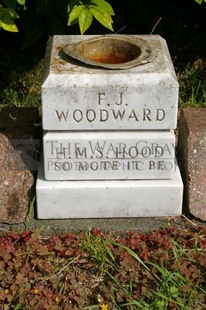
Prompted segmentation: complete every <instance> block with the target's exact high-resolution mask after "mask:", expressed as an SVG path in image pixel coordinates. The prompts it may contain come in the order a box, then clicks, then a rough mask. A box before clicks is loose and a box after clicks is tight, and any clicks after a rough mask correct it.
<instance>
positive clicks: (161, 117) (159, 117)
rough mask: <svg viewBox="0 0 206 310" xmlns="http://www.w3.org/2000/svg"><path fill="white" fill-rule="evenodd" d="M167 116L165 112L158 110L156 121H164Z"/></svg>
mask: <svg viewBox="0 0 206 310" xmlns="http://www.w3.org/2000/svg"><path fill="white" fill-rule="evenodd" d="M165 116H166V113H165V110H163V109H157V112H156V121H159V122H161V121H163V120H164V119H165Z"/></svg>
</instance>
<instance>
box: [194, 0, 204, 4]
mask: <svg viewBox="0 0 206 310" xmlns="http://www.w3.org/2000/svg"><path fill="white" fill-rule="evenodd" d="M195 1H196V2H197V3H199V4H202V2H203V0H195Z"/></svg>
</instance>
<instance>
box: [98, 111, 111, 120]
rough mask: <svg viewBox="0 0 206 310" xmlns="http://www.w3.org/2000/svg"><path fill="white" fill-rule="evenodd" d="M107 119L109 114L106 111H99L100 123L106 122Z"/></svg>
mask: <svg viewBox="0 0 206 310" xmlns="http://www.w3.org/2000/svg"><path fill="white" fill-rule="evenodd" d="M108 118H109V112H108V111H107V110H100V119H99V120H100V122H106V121H107V120H108Z"/></svg>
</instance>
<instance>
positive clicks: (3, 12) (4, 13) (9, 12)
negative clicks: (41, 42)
mask: <svg viewBox="0 0 206 310" xmlns="http://www.w3.org/2000/svg"><path fill="white" fill-rule="evenodd" d="M0 16H1V19H7V20H9V19H16V18H19V15H18V14H17V13H16V11H14V10H13V9H11V8H3V7H2V6H1V5H0Z"/></svg>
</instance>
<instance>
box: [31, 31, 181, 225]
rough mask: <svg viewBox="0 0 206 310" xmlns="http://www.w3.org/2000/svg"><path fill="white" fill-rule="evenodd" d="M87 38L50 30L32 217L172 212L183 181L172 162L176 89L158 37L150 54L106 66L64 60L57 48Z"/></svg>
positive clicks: (178, 211) (149, 39)
mask: <svg viewBox="0 0 206 310" xmlns="http://www.w3.org/2000/svg"><path fill="white" fill-rule="evenodd" d="M91 37H95V36H54V38H53V40H52V41H50V43H49V44H48V48H47V67H46V75H45V80H44V83H43V85H42V111H43V129H44V137H43V146H44V150H43V157H44V158H43V161H42V162H41V163H40V168H39V173H38V178H37V185H36V195H37V216H38V218H39V219H60V218H62V219H63V218H64V219H66V218H112V217H114V218H123V217H128V218H129V217H150V216H151V217H162V216H176V215H180V214H181V212H182V195H183V184H182V180H181V176H180V171H179V168H178V166H177V163H176V160H175V135H174V131H173V130H174V129H175V128H176V124H177V108H178V89H179V85H178V82H177V79H176V75H175V72H174V68H173V65H172V62H171V58H170V54H169V51H168V48H167V44H166V42H165V40H163V39H162V38H161V37H159V36H153V35H152V36H133V39H134V40H135V38H136V39H137V38H141V40H142V39H143V40H145V41H146V42H147V43H148V44H149V45H150V47H151V48H152V49H153V50H154V51H155V55H156V57H155V58H154V59H153V60H152V61H151V62H148V63H146V64H144V65H140V66H136V67H133V68H130V69H125V70H107V69H105V68H94V67H91V66H88V65H85V64H81V63H79V62H77V61H76V60H72V59H70V58H68V57H67V56H66V55H64V53H63V47H64V46H65V45H66V44H68V43H75V42H80V41H81V40H87V39H89V38H91Z"/></svg>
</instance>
